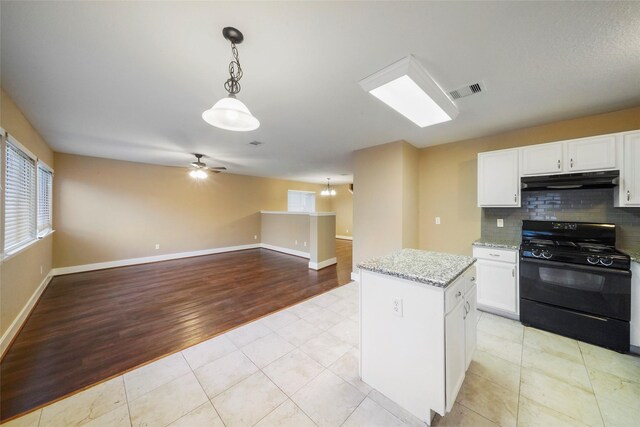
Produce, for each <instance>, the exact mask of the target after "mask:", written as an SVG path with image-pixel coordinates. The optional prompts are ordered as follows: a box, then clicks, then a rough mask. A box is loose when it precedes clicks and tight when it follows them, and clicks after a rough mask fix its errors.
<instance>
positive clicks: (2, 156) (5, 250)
mask: <svg viewBox="0 0 640 427" xmlns="http://www.w3.org/2000/svg"><path fill="white" fill-rule="evenodd" d="M9 145H11V146H13V147H14V148H15V149H16V150H18V151H19V152H21V153H22V154H23V155H24V156H25V157H27V158H29V160H30V161H31V162H32V164H33V180H32V184H31V185H32V187H31V191H32V193H33V196H32V197H33V201H32V202H31V206H30V209H31V213H32V214H33V220H32V224H30V235H29V238H28V239H25V240H23V241H21V242H19V243H14V244H13V245H12V246H10V247H7V245H6V244H7V235H6V231H7V222H6V221H7V215H6V214H7V175H6V174H7V160H8V150H9ZM41 167H42V168H43V169H45V170H46V171H48V172H50V173H51V180H50V185H51V186H50V192H49V219H50V222H51V224H50V226H49V227H48V228H47V229H43V230H40V231H39V229H38V212H39V206H38V204H39V187H40V184H39V178H40V173H39V170H40V168H41ZM53 176H54V170H53V169H52V168H51V167H50V166H49V165H48V164H46V163H45V162H43V161H41V160H40V159H39V158H38V156H36V155H35V154H34V153H33V152H32V151H31V150H29V149H28V148H27V147H25V146H24V145H23V144H21V143H20V141H18V140H17V139H16V138H14V137H13V135H11V134H9V133H8V132H7V131H6V130H4V129H3V128H1V127H0V183H1V184H2V185H1V186H0V224H1V225H2V227H0V261H6V260H7V259H8V258H11V257H13V256H15V255H17V254H18V253H20V252H22V251H24V250H25V249H27V248H28V247H30V246H31V245H33V244H34V243H36V242H38V241H39V240H41V239H42V238H43V237H45V236H47V235H49V234H51V233H53V232H54V230H53Z"/></svg>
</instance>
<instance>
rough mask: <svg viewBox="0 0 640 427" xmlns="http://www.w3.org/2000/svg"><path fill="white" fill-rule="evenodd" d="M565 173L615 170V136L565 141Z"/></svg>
mask: <svg viewBox="0 0 640 427" xmlns="http://www.w3.org/2000/svg"><path fill="white" fill-rule="evenodd" d="M566 144H567V157H566V160H565V165H566V172H586V171H595V170H602V169H615V168H616V166H617V164H616V135H603V136H596V137H591V138H581V139H574V140H571V141H567V142H566Z"/></svg>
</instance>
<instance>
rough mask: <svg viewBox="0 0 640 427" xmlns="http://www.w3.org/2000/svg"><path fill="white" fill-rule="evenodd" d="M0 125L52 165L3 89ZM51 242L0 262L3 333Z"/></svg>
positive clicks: (45, 261)
mask: <svg viewBox="0 0 640 427" xmlns="http://www.w3.org/2000/svg"><path fill="white" fill-rule="evenodd" d="M0 125H1V126H2V127H3V128H4V130H6V131H7V132H9V134H11V135H12V136H13V137H14V138H15V139H16V140H18V141H19V142H20V143H21V144H22V145H24V146H25V147H26V148H27V149H29V150H30V151H31V152H32V153H33V154H35V155H36V156H37V157H38V158H40V159H41V160H42V161H44V162H45V163H47V164H48V165H49V166H51V167H52V168H53V167H54V166H55V165H54V161H53V151H52V150H51V149H50V148H49V146H48V145H47V143H46V142H45V141H44V140H43V139H42V137H41V136H40V135H39V134H38V132H37V131H36V130H35V129H34V128H33V126H31V124H30V123H29V121H28V120H27V118H26V117H25V116H24V115H23V114H22V112H21V111H20V109H19V108H18V107H17V105H16V104H15V103H14V102H13V101H12V100H11V98H9V96H8V95H7V94H6V93H5V92H4V91H1V92H0ZM2 180H4V174H2ZM54 180H55V178H54ZM2 185H3V187H4V182H2ZM51 242H52V237H51V236H48V237H46V238H44V239H42V240H40V241H38V242H36V243H34V244H33V245H31V246H30V247H29V248H28V249H27V250H25V251H24V252H21V253H18V254H17V255H15V256H13V257H11V258H9V259H7V260H6V261H4V262H3V263H1V264H0V334H4V333H5V332H6V330H7V328H8V327H9V326H10V325H11V323H12V322H13V321H14V320H15V318H16V317H17V316H18V314H19V313H20V311H21V310H22V309H23V307H24V306H25V305H26V304H27V302H28V300H29V298H31V296H32V295H33V293H34V292H35V290H36V289H37V287H38V285H40V283H42V281H43V280H44V279H45V277H46V275H47V273H49V271H50V270H51V266H52V244H51ZM41 269H42V273H40V270H41Z"/></svg>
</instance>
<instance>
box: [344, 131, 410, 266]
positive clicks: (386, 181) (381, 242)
mask: <svg viewBox="0 0 640 427" xmlns="http://www.w3.org/2000/svg"><path fill="white" fill-rule="evenodd" d="M418 154H419V152H418V151H417V150H415V148H414V147H412V146H410V145H409V144H408V143H406V142H404V141H398V142H392V143H389V144H384V145H379V146H376V147H372V148H367V149H363V150H358V151H356V152H355V158H354V183H353V187H354V190H353V227H354V229H353V231H354V233H353V266H354V270H355V266H356V265H357V264H358V263H359V262H360V261H362V260H364V259H366V258H370V257H374V256H379V255H384V254H386V253H389V252H391V251H394V250H397V249H401V248H403V247H414V246H415V245H416V244H417V240H416V237H415V236H417V209H416V208H415V206H416V205H417V191H418V187H417V181H418V180H417V173H416V169H417V165H418V162H417V157H418ZM411 209H413V212H411ZM412 233H413V235H412Z"/></svg>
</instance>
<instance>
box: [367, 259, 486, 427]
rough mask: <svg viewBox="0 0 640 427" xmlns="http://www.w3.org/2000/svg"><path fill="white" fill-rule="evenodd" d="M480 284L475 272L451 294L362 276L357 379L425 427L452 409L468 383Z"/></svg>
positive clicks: (469, 272)
mask: <svg viewBox="0 0 640 427" xmlns="http://www.w3.org/2000/svg"><path fill="white" fill-rule="evenodd" d="M475 281H476V280H475V268H474V267H473V266H471V267H469V268H468V269H467V270H466V271H465V272H464V273H463V274H462V275H461V276H459V277H458V278H457V279H456V280H455V281H454V282H453V283H452V284H450V285H449V286H447V288H446V289H443V288H440V287H435V286H429V285H424V284H421V283H416V282H412V281H409V280H405V279H400V278H398V277H394V276H388V275H384V274H380V273H376V272H372V271H368V270H360V319H361V323H360V328H361V333H360V376H361V378H362V380H363V381H364V382H365V383H367V384H369V385H370V386H371V387H373V388H375V389H376V390H378V391H379V392H380V393H382V394H384V395H385V396H386V397H388V398H389V399H391V400H392V401H394V402H395V403H396V404H398V405H400V406H401V407H402V408H404V409H405V410H407V411H409V412H410V413H411V414H413V415H414V416H416V417H418V418H419V419H420V420H422V421H423V422H425V423H426V424H427V425H429V423H430V422H431V419H432V416H433V413H434V412H436V413H438V414H440V415H442V416H445V415H446V414H447V413H448V412H449V411H450V410H451V408H452V407H453V405H454V403H455V401H456V397H457V395H458V392H459V391H460V387H461V386H462V383H463V382H464V378H465V372H466V370H467V367H468V366H469V362H470V361H471V357H472V355H473V351H474V349H475V343H476V327H477V324H476V321H475V319H476V314H475V300H476V298H475V292H476V286H475ZM398 300H400V306H401V309H400V312H398V311H397V310H392V306H394V303H396V302H397V301H398Z"/></svg>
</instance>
